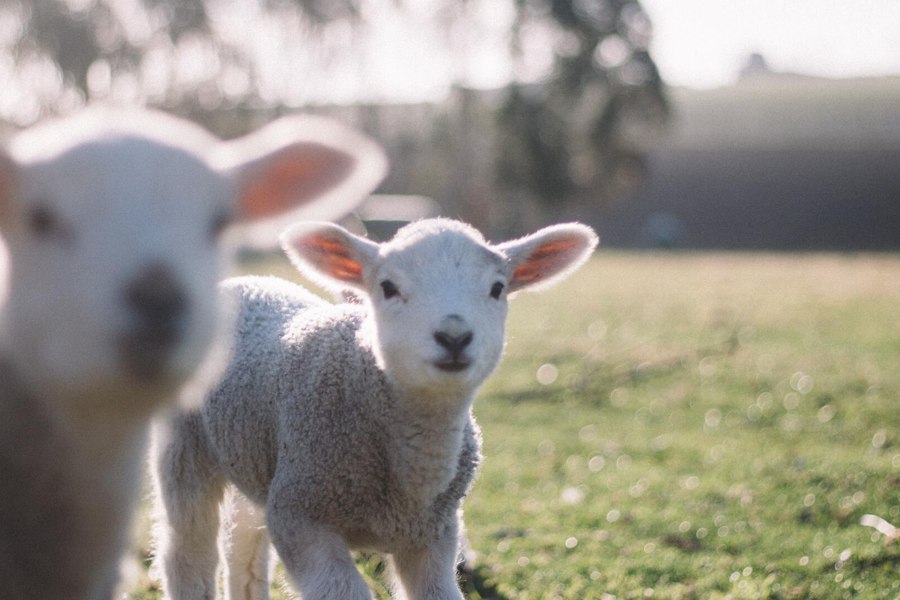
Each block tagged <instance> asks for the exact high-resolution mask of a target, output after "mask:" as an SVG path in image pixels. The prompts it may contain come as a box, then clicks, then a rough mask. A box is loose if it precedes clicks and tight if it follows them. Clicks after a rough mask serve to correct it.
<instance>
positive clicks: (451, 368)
mask: <svg viewBox="0 0 900 600" xmlns="http://www.w3.org/2000/svg"><path fill="white" fill-rule="evenodd" d="M471 364H472V361H470V360H468V359H465V358H452V357H450V358H444V359H441V360H436V361H434V366H435V367H437V368H438V369H440V370H441V371H446V372H448V373H459V372H460V371H465V370H466V369H468V368H469V366H470V365H471Z"/></svg>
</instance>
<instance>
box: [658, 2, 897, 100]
mask: <svg viewBox="0 0 900 600" xmlns="http://www.w3.org/2000/svg"><path fill="white" fill-rule="evenodd" d="M642 5H643V6H644V10H645V11H646V12H647V13H648V14H649V16H650V19H651V20H652V22H653V32H654V34H653V43H652V46H651V53H652V55H653V57H654V59H655V60H656V63H657V65H658V66H659V68H660V71H661V73H662V75H663V78H664V79H665V80H666V81H667V82H668V83H670V84H672V85H684V86H690V87H700V88H706V87H715V86H720V85H727V84H729V83H732V82H733V81H734V80H735V77H736V74H737V72H738V70H739V69H740V66H741V65H742V64H743V62H744V61H745V60H746V58H747V56H748V55H749V54H750V53H752V52H759V53H761V54H762V55H763V56H764V57H765V58H766V60H767V61H768V63H769V66H770V67H771V68H772V69H774V70H778V71H792V72H800V73H807V74H812V75H821V76H827V77H858V76H870V75H900V0H642Z"/></svg>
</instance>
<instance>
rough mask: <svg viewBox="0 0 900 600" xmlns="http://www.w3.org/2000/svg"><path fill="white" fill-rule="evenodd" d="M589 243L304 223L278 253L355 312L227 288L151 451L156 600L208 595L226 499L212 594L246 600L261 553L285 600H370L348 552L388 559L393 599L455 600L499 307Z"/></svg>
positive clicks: (259, 584) (556, 275) (563, 268)
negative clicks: (180, 399) (223, 310)
mask: <svg viewBox="0 0 900 600" xmlns="http://www.w3.org/2000/svg"><path fill="white" fill-rule="evenodd" d="M596 241H597V240H596V236H595V235H594V233H593V232H592V231H591V230H590V228H588V227H586V226H583V225H579V224H566V225H559V226H555V227H549V228H546V229H544V230H541V231H539V232H537V233H536V234H533V235H532V236H529V237H526V238H523V239H522V240H516V241H513V242H508V243H506V244H501V245H490V244H488V243H486V242H485V241H484V239H483V238H482V236H481V235H480V234H479V233H478V232H477V231H475V230H474V229H472V228H471V227H469V226H467V225H464V224H462V223H459V222H457V221H451V220H446V219H431V220H424V221H420V222H417V223H414V224H412V225H409V226H407V227H406V228H404V229H402V230H401V231H400V232H398V234H397V235H396V236H395V237H394V239H393V240H391V241H389V242H387V243H384V244H380V245H379V244H375V243H373V242H370V241H368V240H365V239H363V238H359V237H357V236H354V235H352V234H350V233H349V232H347V231H345V230H343V229H341V228H339V227H337V226H334V225H327V224H322V223H313V224H309V223H307V224H299V225H297V226H295V227H293V228H291V229H290V230H288V231H287V232H286V233H285V234H284V235H283V236H282V243H283V246H284V247H285V250H286V251H287V252H288V255H289V256H290V258H291V259H292V261H293V262H294V263H295V265H297V267H298V268H299V269H300V270H301V271H303V272H304V274H306V275H307V276H309V277H312V278H313V279H315V280H316V281H318V282H320V283H322V284H323V285H325V286H326V287H328V288H330V289H339V288H342V287H347V286H349V287H351V288H353V289H354V291H355V292H358V293H359V294H361V295H362V296H363V297H364V302H363V303H362V304H338V305H332V304H330V303H327V302H325V301H323V300H321V299H319V298H317V297H315V296H313V295H312V294H311V293H309V292H308V291H306V290H304V289H303V288H301V287H299V286H297V285H294V284H292V283H288V282H286V281H284V280H281V279H277V278H274V277H241V278H236V279H231V280H228V281H226V282H225V283H224V284H223V286H222V291H223V294H224V295H225V296H226V297H228V298H229V299H230V300H232V301H234V302H235V303H236V305H237V307H238V309H237V311H238V316H237V321H236V327H235V329H234V332H233V348H232V357H231V360H230V363H229V365H228V367H227V368H226V370H225V372H224V374H223V377H222V380H221V381H220V382H219V383H218V384H217V385H216V386H214V387H213V388H212V389H211V390H210V391H209V393H208V394H207V396H206V399H205V401H204V404H203V407H202V408H201V410H200V411H199V412H184V411H179V412H178V413H177V414H175V415H173V416H172V418H171V420H170V423H169V426H168V428H166V429H162V430H161V431H160V434H159V438H158V440H157V448H156V452H155V456H156V460H157V465H156V467H157V470H156V480H155V482H156V488H157V493H158V496H159V500H160V502H159V515H158V519H159V527H158V531H157V543H158V556H157V560H158V562H159V563H160V564H159V565H158V566H159V571H160V574H161V576H162V579H163V590H164V593H165V594H166V596H167V597H168V598H179V599H200V598H207V597H212V596H213V594H214V590H215V570H216V564H217V556H216V547H215V539H216V533H217V529H218V523H219V500H220V499H221V498H222V497H223V494H224V493H225V490H226V489H232V488H231V486H234V487H236V488H237V490H239V492H234V491H232V492H231V494H234V493H237V494H238V495H239V496H240V497H242V498H243V499H242V501H241V502H239V503H237V506H239V507H240V510H234V509H231V510H229V509H228V508H226V509H225V511H224V520H225V522H226V523H228V527H227V532H226V535H225V536H224V539H225V540H226V541H225V543H224V554H225V556H226V559H227V564H226V578H225V579H226V582H225V583H226V587H227V588H228V589H229V590H250V589H252V590H256V592H254V593H252V594H250V595H249V596H241V597H250V598H257V599H259V598H264V597H265V595H264V593H265V592H264V591H265V590H267V588H268V586H267V580H266V573H267V563H266V560H265V559H266V557H267V556H268V553H267V548H268V544H269V541H270V537H271V541H272V542H273V543H274V546H275V548H276V550H277V552H278V554H279V556H280V558H281V559H282V561H283V562H284V563H285V566H286V569H287V571H288V573H289V574H290V576H291V578H292V580H293V582H294V583H295V584H296V586H297V587H298V588H299V591H300V593H301V594H302V596H303V598H304V600H325V599H330V598H342V599H350V600H362V599H364V598H370V597H371V596H370V592H369V591H368V590H367V588H366V585H365V583H364V582H363V580H362V578H361V577H360V576H359V574H358V573H357V571H356V569H355V566H354V563H353V561H352V558H351V555H350V551H351V550H352V549H368V550H375V551H380V552H384V553H386V554H388V555H389V556H390V560H391V565H392V572H393V575H394V580H395V588H396V590H397V591H396V594H397V597H398V598H409V599H412V600H417V599H423V600H424V599H425V598H429V599H433V598H439V599H459V598H461V594H460V591H459V588H458V586H457V584H456V581H455V565H456V561H457V557H458V553H459V549H460V548H459V546H460V544H459V536H460V531H461V523H460V514H461V503H462V499H463V497H464V496H465V494H466V492H467V491H468V488H469V486H470V484H471V482H472V480H473V478H474V476H475V472H476V468H477V466H478V463H479V462H480V460H481V456H480V433H479V430H478V427H477V425H476V423H475V421H474V419H473V417H472V413H471V406H472V402H473V400H474V397H475V394H476V391H477V389H478V387H479V386H480V385H481V384H482V383H483V382H484V381H485V379H486V378H487V377H488V376H489V375H490V373H491V372H492V371H493V370H494V368H495V367H496V365H497V363H498V361H499V359H500V355H501V352H502V349H503V342H504V328H505V321H506V312H507V304H506V297H507V295H506V290H507V289H509V290H518V289H524V288H527V287H534V286H539V285H540V284H542V283H545V282H546V281H550V280H559V279H560V278H562V277H564V276H565V275H567V274H569V273H571V272H572V270H573V269H574V268H576V267H577V266H578V265H580V264H581V263H582V262H583V261H584V260H586V258H587V257H588V256H589V255H590V253H591V251H592V250H593V248H594V246H595V244H596ZM227 506H234V503H228V504H227ZM247 507H251V509H250V510H248V508H247ZM263 524H266V525H267V529H266V530H265V531H267V532H268V534H267V535H261V534H260V531H261V530H260V527H261V526H262V525H263ZM226 597H234V596H226Z"/></svg>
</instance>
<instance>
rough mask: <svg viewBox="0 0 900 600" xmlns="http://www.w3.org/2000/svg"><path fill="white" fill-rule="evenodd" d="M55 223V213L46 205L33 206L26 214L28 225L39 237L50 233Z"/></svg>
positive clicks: (54, 227)
mask: <svg viewBox="0 0 900 600" xmlns="http://www.w3.org/2000/svg"><path fill="white" fill-rule="evenodd" d="M57 225H58V222H57V220H56V215H54V214H53V211H52V210H50V209H49V208H47V207H46V206H35V207H34V208H33V209H31V212H30V213H29V215H28V226H29V227H30V228H31V231H33V232H34V233H35V234H37V235H39V236H41V237H44V236H48V235H50V234H52V233H53V232H54V231H56V228H57Z"/></svg>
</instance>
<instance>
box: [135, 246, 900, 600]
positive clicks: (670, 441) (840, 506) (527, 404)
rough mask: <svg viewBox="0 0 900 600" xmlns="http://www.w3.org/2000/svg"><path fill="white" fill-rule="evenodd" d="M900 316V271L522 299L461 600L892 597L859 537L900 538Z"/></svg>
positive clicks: (609, 272) (886, 577)
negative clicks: (894, 528)
mask: <svg viewBox="0 0 900 600" xmlns="http://www.w3.org/2000/svg"><path fill="white" fill-rule="evenodd" d="M257 266H258V267H259V270H262V271H265V272H273V270H275V271H276V272H277V273H278V274H279V275H284V276H290V269H289V268H288V267H286V266H284V265H283V264H282V263H281V262H279V263H277V264H271V263H267V264H265V265H257ZM255 270H256V269H255ZM898 301H900V258H898V257H897V256H894V255H884V256H877V255H871V256H837V255H796V256H793V255H791V256H789V255H750V254H747V255H740V254H733V255H729V254H716V255H689V254H683V255H659V254H645V255H633V254H608V253H601V254H600V255H598V256H597V257H596V258H595V259H594V260H593V261H592V262H590V263H589V264H588V265H587V266H586V267H585V268H584V269H583V270H582V271H579V273H578V274H577V275H576V276H575V277H573V278H572V279H570V280H569V281H567V282H566V283H564V284H562V285H561V286H560V287H559V288H557V289H555V290H554V291H552V292H546V293H543V294H534V295H529V294H523V295H521V296H520V297H518V298H516V299H515V300H514V301H513V303H512V306H511V315H510V324H509V343H508V350H507V355H506V357H505V358H504V362H503V363H502V365H501V367H500V369H499V371H498V373H497V374H496V375H495V376H494V377H493V378H492V380H491V381H490V382H489V384H488V385H487V386H486V388H485V389H484V390H483V391H482V393H481V394H480V396H479V398H478V400H477V402H476V405H475V411H476V415H477V417H478V420H479V423H480V424H481V426H482V428H483V430H484V440H485V448H484V449H485V462H484V466H483V469H482V472H481V475H480V477H479V479H478V481H477V482H476V484H475V488H474V490H473V493H472V494H471V496H470V497H469V498H468V499H467V501H466V505H465V508H466V523H467V527H468V535H469V541H470V545H471V548H472V549H473V550H474V551H475V553H476V554H477V556H476V558H475V560H474V561H473V562H472V563H471V567H472V570H471V571H470V572H469V573H468V574H467V577H466V580H465V585H466V590H467V597H469V598H472V599H479V598H481V599H487V598H494V599H496V600H504V599H508V600H525V599H552V598H564V599H569V598H579V599H594V600H599V599H602V600H611V599H613V598H617V599H627V598H666V599H677V598H681V599H698V600H699V599H708V598H712V599H719V600H725V599H734V600H738V599H745V598H748V599H749V598H759V599H773V600H774V599H779V600H786V599H797V600H799V599H833V598H859V599H869V598H872V599H875V598H896V597H897V596H898V595H900V577H898V575H897V564H898V561H900V546H898V545H897V544H896V543H894V544H892V545H887V544H885V543H884V539H883V538H882V536H881V535H879V534H878V533H875V532H874V530H872V529H869V528H866V527H863V526H861V525H859V520H860V517H861V516H862V515H863V514H865V513H874V514H878V515H880V516H882V517H884V518H886V519H887V520H889V521H891V522H892V523H894V524H895V525H897V524H900V491H898V490H900V437H898V436H900V434H898V432H900V416H898V412H897V407H896V399H897V397H898V396H900V372H898V370H897V368H896V367H897V361H898V358H900V341H898V340H900V329H898V327H900V323H898V321H897V319H896V307H897V304H898ZM363 566H364V567H365V569H366V573H367V576H368V577H369V578H370V581H371V582H372V584H373V586H375V589H377V590H378V591H379V592H378V593H379V597H380V598H387V596H386V590H385V589H384V587H383V586H382V584H381V583H380V581H381V580H380V576H381V574H382V570H383V566H382V565H381V564H380V563H379V562H378V561H377V560H374V559H373V560H370V561H368V562H364V563H363ZM155 594H156V593H155V592H154V591H153V590H152V589H151V588H150V587H149V586H148V585H147V584H146V582H145V583H144V584H143V586H142V588H141V591H140V592H139V593H137V595H135V596H134V597H135V598H147V599H149V598H155V597H156V595H155ZM281 594H282V592H281V591H277V592H274V593H273V597H275V598H282V597H285V596H282V595H281Z"/></svg>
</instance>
